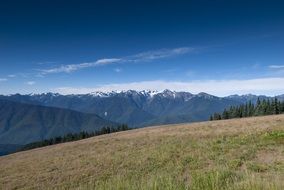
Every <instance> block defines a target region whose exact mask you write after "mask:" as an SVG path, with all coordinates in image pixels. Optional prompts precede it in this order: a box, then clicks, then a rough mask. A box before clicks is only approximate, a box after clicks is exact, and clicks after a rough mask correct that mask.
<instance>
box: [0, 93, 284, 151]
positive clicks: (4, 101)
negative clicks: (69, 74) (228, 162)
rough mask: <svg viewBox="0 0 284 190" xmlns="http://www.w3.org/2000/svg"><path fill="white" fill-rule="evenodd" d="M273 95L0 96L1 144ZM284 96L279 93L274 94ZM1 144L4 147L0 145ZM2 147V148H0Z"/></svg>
mask: <svg viewBox="0 0 284 190" xmlns="http://www.w3.org/2000/svg"><path fill="white" fill-rule="evenodd" d="M258 98H260V99H269V98H272V97H267V96H257V95H252V94H248V95H242V96H239V95H231V96H227V97H217V96H213V95H210V94H206V93H199V94H191V93H189V92H175V91H170V90H164V91H161V92H158V91H146V90H144V91H134V90H128V91H120V92H115V91H112V92H109V93H106V92H94V93H89V94H79V95H76V94H73V95H61V94H57V93H43V94H28V95H21V94H13V95H0V145H1V146H0V148H1V147H8V146H3V145H7V144H9V145H11V146H12V145H13V147H14V146H15V145H23V144H26V143H30V142H34V141H38V140H42V139H47V138H50V137H55V136H60V135H64V134H66V133H70V132H72V133H76V132H80V131H93V130H95V129H99V128H101V127H103V126H109V125H114V124H115V123H125V124H128V125H129V126H130V127H135V128H139V127H145V126H150V125H160V124H172V123H185V122H196V121H204V120H208V118H209V116H210V115H211V114H212V113H214V112H221V111H223V110H224V109H225V108H227V107H229V106H233V105H239V104H242V103H245V102H248V101H252V102H256V101H257V99H258ZM277 98H278V99H279V100H284V95H280V96H277ZM2 149H3V148H2ZM0 151H1V150H0Z"/></svg>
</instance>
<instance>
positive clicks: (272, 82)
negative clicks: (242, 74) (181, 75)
mask: <svg viewBox="0 0 284 190" xmlns="http://www.w3.org/2000/svg"><path fill="white" fill-rule="evenodd" d="M283 84H284V78H258V79H249V80H205V81H192V82H177V81H162V80H156V81H141V82H132V83H120V84H106V85H102V86H98V87H95V88H74V87H61V88H56V89H54V90H53V91H54V92H59V93H61V94H85V93H91V92H95V91H103V92H109V91H113V90H118V91H121V90H130V89H131V90H145V89H149V90H159V91H160V90H164V89H170V90H175V91H188V92H191V93H199V92H207V93H210V94H213V95H217V96H227V95H231V94H248V93H254V94H266V95H276V94H280V93H284V89H283Z"/></svg>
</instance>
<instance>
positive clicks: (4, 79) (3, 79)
mask: <svg viewBox="0 0 284 190" xmlns="http://www.w3.org/2000/svg"><path fill="white" fill-rule="evenodd" d="M7 80H8V79H6V78H0V82H5V81H7Z"/></svg>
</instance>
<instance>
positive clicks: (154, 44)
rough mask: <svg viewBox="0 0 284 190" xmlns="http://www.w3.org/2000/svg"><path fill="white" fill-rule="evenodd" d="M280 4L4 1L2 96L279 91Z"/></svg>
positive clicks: (0, 9)
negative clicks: (140, 91) (113, 91)
mask: <svg viewBox="0 0 284 190" xmlns="http://www.w3.org/2000/svg"><path fill="white" fill-rule="evenodd" d="M283 10H284V3H283V2H282V1H274V0H267V1H262V0H258V1H256V0H255V1H254V0H251V1H243V0H232V1H225V0H224V1H220V0H217V1H210V0H208V1H205V0H201V1H197V0H196V1H185V0H184V1H155V2H153V1H147V0H145V1H142V0H141V1H139V2H137V1H135V2H134V1H127V0H122V1H114V0H113V1H110V0H106V1H88V0H85V1H79V0H77V1H76V0H71V1H64V0H61V1H54V0H51V1H47V0H41V1H31V0H26V1H20V0H18V1H17V0H11V1H8V0H6V1H5V0H3V1H1V2H0V26H1V29H0V66H1V69H0V92H1V94H11V93H24V94H25V93H41V92H48V91H51V92H60V93H63V94H68V93H88V92H92V91H97V90H102V91H109V90H127V89H136V90H142V89H151V90H155V89H156V90H163V89H165V88H168V89H172V90H176V91H190V92H193V93H198V92H201V91H205V92H208V93H211V94H214V95H219V96H225V95H229V94H235V93H238V94H246V93H255V94H267V95H276V94H282V93H284V85H283V84H284V35H283V33H284V12H283Z"/></svg>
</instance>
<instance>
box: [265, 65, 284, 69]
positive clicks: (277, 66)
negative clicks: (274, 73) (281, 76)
mask: <svg viewBox="0 0 284 190" xmlns="http://www.w3.org/2000/svg"><path fill="white" fill-rule="evenodd" d="M268 67H269V68H270V69H284V65H269V66H268Z"/></svg>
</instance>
